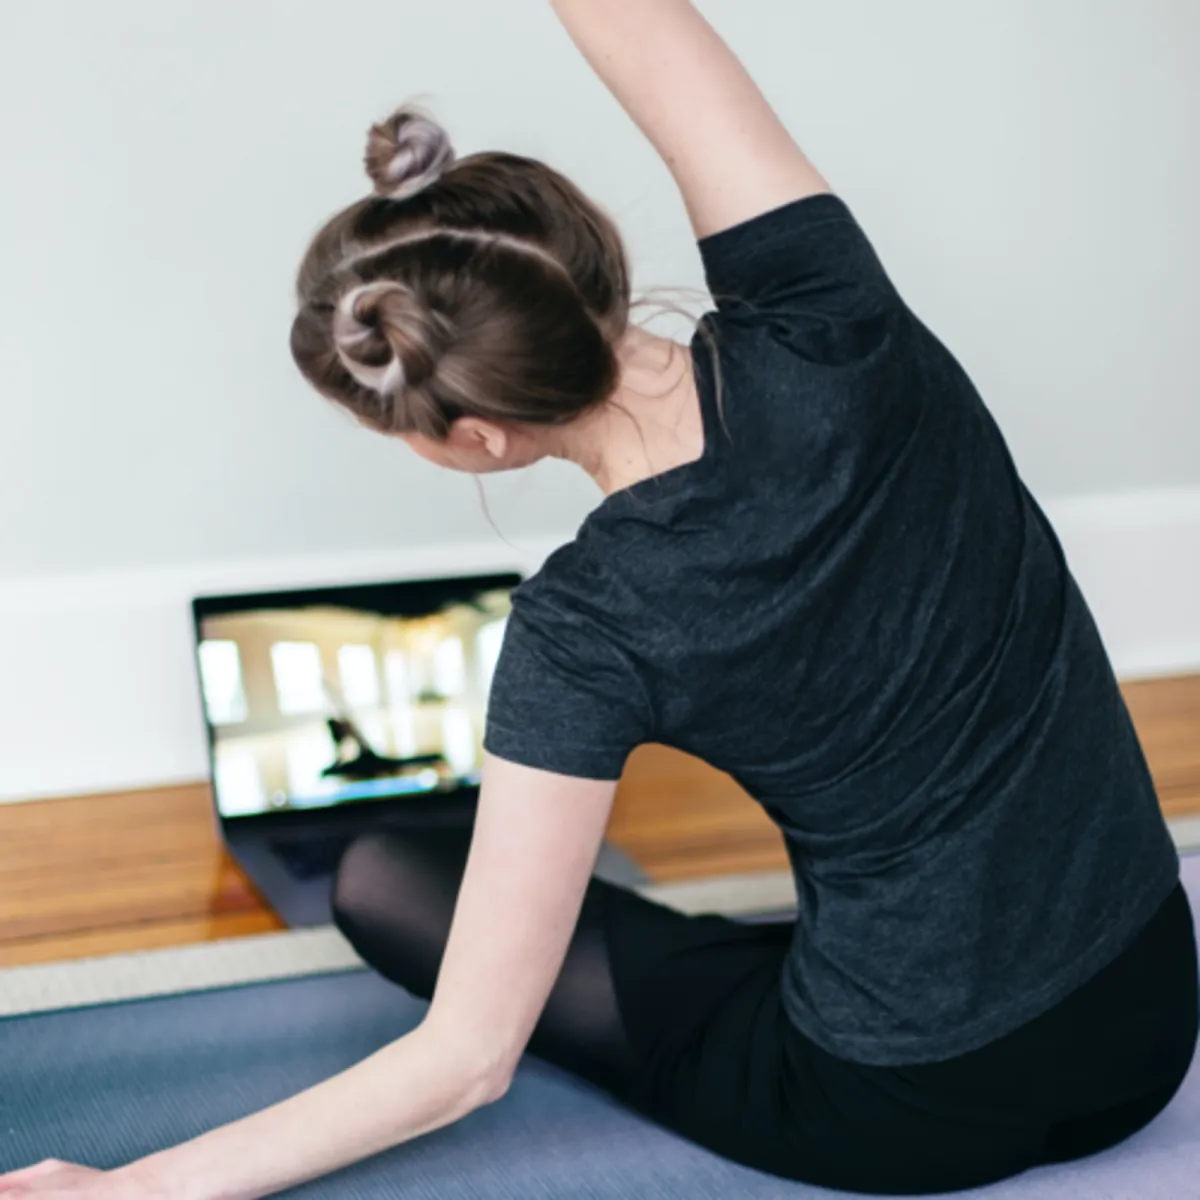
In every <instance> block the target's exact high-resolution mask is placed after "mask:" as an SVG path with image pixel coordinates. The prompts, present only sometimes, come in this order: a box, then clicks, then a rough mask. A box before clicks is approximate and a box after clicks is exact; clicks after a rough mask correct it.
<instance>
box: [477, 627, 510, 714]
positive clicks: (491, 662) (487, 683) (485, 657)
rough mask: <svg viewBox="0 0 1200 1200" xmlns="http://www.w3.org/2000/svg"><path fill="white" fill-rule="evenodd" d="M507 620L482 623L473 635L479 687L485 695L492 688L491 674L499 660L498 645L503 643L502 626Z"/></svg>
mask: <svg viewBox="0 0 1200 1200" xmlns="http://www.w3.org/2000/svg"><path fill="white" fill-rule="evenodd" d="M507 624H508V622H507V621H492V622H491V624H489V625H484V626H483V628H482V629H480V630H479V632H478V633H477V634H476V635H475V653H476V656H477V658H478V661H479V688H480V690H481V691H482V692H483V694H484V695H485V696H486V695H487V694H488V692H490V691H491V690H492V676H493V675H495V673H496V663H497V662H498V661H499V660H500V647H501V646H502V645H503V644H504V627H505V626H506V625H507Z"/></svg>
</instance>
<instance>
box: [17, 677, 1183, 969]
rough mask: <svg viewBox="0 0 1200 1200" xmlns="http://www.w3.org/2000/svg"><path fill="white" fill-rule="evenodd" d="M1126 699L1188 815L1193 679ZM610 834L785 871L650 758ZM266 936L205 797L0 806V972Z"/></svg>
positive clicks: (766, 848) (749, 813) (666, 851)
mask: <svg viewBox="0 0 1200 1200" xmlns="http://www.w3.org/2000/svg"><path fill="white" fill-rule="evenodd" d="M1125 692H1126V697H1127V699H1128V702H1129V706H1130V709H1131V711H1132V712H1133V715H1134V720H1135V722H1136V724H1137V726H1138V730H1139V733H1140V734H1141V737H1142V742H1143V744H1144V746H1145V748H1146V752H1147V756H1148V757H1149V759H1150V764H1151V768H1152V770H1153V771H1154V775H1155V781H1156V783H1157V785H1158V791H1159V796H1160V798H1161V800H1162V803H1163V808H1164V810H1165V811H1166V813H1167V815H1168V816H1175V817H1179V816H1188V815H1200V676H1197V677H1190V678H1186V679H1177V680H1162V681H1156V682H1153V683H1137V684H1131V685H1128V686H1127V687H1126V689H1125ZM609 836H610V838H611V839H612V841H613V842H614V843H615V844H616V845H618V846H620V847H621V848H622V849H623V850H625V851H626V852H627V853H628V854H629V855H631V856H632V857H633V858H634V859H635V860H636V861H637V862H638V864H639V865H640V866H641V867H642V869H643V870H644V871H646V873H647V874H648V875H649V876H650V877H651V878H652V879H655V880H661V881H666V880H679V879H688V878H700V877H704V876H710V875H721V874H733V873H742V872H749V871H769V870H779V869H782V868H784V867H785V866H786V860H785V858H784V855H783V848H782V844H781V842H780V838H779V834H778V832H777V831H776V830H775V828H774V826H772V825H771V823H770V822H769V821H768V820H767V818H766V817H765V816H763V814H762V812H761V810H759V809H758V808H757V807H756V806H755V805H754V804H753V802H751V801H750V800H749V799H748V798H747V797H746V796H745V795H744V794H743V793H742V792H741V791H740V790H739V789H738V788H737V787H736V786H735V785H734V784H733V782H732V781H731V780H729V779H728V778H727V777H725V776H722V775H720V774H718V773H716V772H714V771H712V770H710V769H709V768H707V767H705V766H704V765H703V764H701V763H698V762H696V761H695V760H692V759H688V758H686V757H684V756H683V755H680V754H677V753H676V752H674V751H671V750H666V749H664V748H663V747H660V746H647V747H643V748H642V749H641V750H639V751H638V752H637V753H636V754H635V755H634V756H633V758H632V759H631V760H630V763H629V769H628V771H627V772H626V776H625V779H624V780H623V782H622V785H621V789H620V792H619V794H618V798H617V805H616V808H615V811H614V813H613V819H612V823H611V825H610V828H609ZM278 928H280V924H279V921H278V919H277V918H276V917H275V916H274V914H273V913H271V912H270V911H269V910H268V909H266V908H265V907H264V905H263V904H262V902H261V901H260V900H259V899H258V897H257V896H256V895H255V893H254V891H253V889H252V888H251V887H250V885H249V884H248V883H247V881H246V879H245V878H244V876H243V875H242V873H241V872H240V871H239V870H238V868H237V867H236V866H235V865H234V864H233V863H232V862H231V861H230V859H229V857H228V856H227V855H226V854H225V852H224V850H223V848H222V846H221V844H220V841H219V840H218V837H217V831H216V827H215V824H214V822H213V817H212V807H211V801H210V799H209V794H208V788H207V786H205V785H201V784H197V785H193V786H189V787H176V788H164V789H158V790H153V791H145V792H135V793H131V794H127V795H120V796H99V797H75V798H71V799H64V800H49V801H39V802H37V803H30V804H15V805H6V806H0V965H16V964H21V963H35V962H48V961H54V960H59V959H66V958H84V957H90V956H93V955H99V954H111V953H117V952H121V951H126V950H137V949H149V948H154V947H159V946H172V945H182V944H184V943H188V942H197V941H208V940H213V939H216V938H225V937H236V936H240V935H245V934H251V933H260V932H264V931H267V930H272V929H278Z"/></svg>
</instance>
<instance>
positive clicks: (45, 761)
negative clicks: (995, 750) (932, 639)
mask: <svg viewBox="0 0 1200 1200" xmlns="http://www.w3.org/2000/svg"><path fill="white" fill-rule="evenodd" d="M1045 508H1046V510H1047V513H1048V514H1049V516H1050V519H1051V520H1052V521H1053V523H1054V525H1055V527H1056V528H1057V530H1058V532H1059V535H1060V537H1061V539H1062V541H1063V545H1064V546H1065V548H1066V552H1067V557H1068V559H1069V560H1070V562H1071V565H1072V568H1073V569H1074V571H1075V573H1076V576H1077V577H1078V578H1079V581H1080V584H1081V585H1082V587H1083V590H1084V594H1085V595H1086V596H1087V597H1088V600H1089V602H1090V604H1091V606H1092V609H1093V611H1094V612H1095V614H1096V619H1097V622H1098V623H1099V625H1100V629H1101V632H1102V633H1103V635H1104V638H1105V642H1106V644H1107V646H1108V649H1109V653H1110V654H1111V656H1112V658H1113V661H1114V664H1115V665H1116V668H1117V671H1118V673H1119V674H1120V675H1121V676H1122V677H1124V678H1129V679H1133V678H1148V677H1155V676H1163V675H1173V674H1183V673H1187V672H1191V671H1197V670H1200V487H1195V488H1172V489H1166V488H1164V489H1158V490H1153V491H1145V492H1131V493H1123V494H1105V495H1095V496H1075V497H1067V498H1063V499H1059V500H1056V501H1055V500H1052V501H1047V502H1046V503H1045ZM566 536H569V533H567V534H564V538H565V537H566ZM564 538H547V537H538V538H523V539H521V544H520V545H518V546H512V545H507V544H505V543H504V542H502V541H500V540H499V539H497V540H496V541H495V542H492V543H470V544H449V545H442V546H432V547H421V548H410V547H406V548H398V549H395V550H386V551H363V552H356V553H349V554H341V555H317V556H312V557H306V558H289V559H277V560H257V561H249V562H225V563H212V562H209V563H196V564H184V565H172V566H165V567H161V568H139V569H136V570H122V571H111V572H95V573H89V574H78V575H58V576H48V577H40V578H34V579H23V580H14V581H11V582H2V581H0V665H2V673H0V747H2V749H0V803H4V802H14V801H20V800H28V799H36V798H39V797H43V796H57V795H68V794H91V793H102V792H107V791H121V790H126V789H134V788H139V787H151V786H159V785H165V784H171V783H181V782H190V781H193V780H196V779H199V778H203V777H204V776H205V774H206V770H207V764H206V761H205V752H204V737H203V726H202V722H201V716H200V706H199V699H198V695H197V688H196V685H195V681H194V667H193V663H192V650H191V628H190V613H189V608H188V604H189V601H190V599H191V597H192V596H194V595H198V594H202V593H214V592H217V593H219V592H224V591H243V590H245V591H250V590H269V589H271V588H275V587H291V586H296V587H302V586H306V585H319V584H325V583H336V582H342V583H352V582H369V581H372V580H379V579H387V578H394V579H401V578H419V577H422V576H425V577H429V576H436V575H443V574H449V575H454V574H469V573H473V572H486V571H493V570H508V569H512V568H514V567H517V568H522V569H525V570H528V571H532V570H535V569H536V568H537V566H538V565H539V564H540V563H541V562H542V561H543V559H544V558H545V556H546V555H547V554H549V553H550V552H551V551H552V550H553V549H554V548H555V547H556V546H557V545H558V544H560V542H561V541H562V540H564Z"/></svg>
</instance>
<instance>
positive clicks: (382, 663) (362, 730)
mask: <svg viewBox="0 0 1200 1200" xmlns="http://www.w3.org/2000/svg"><path fill="white" fill-rule="evenodd" d="M519 582H520V576H518V575H515V574H508V575H493V576H477V577H472V578H465V579H451V580H427V581H420V582H404V583H392V584H371V585H365V586H354V587H338V588H320V589H309V590H305V591H291V592H274V593H264V594H257V595H244V596H214V597H204V598H201V599H198V600H196V601H194V602H193V612H194V616H195V621H196V655H197V663H198V671H199V677H200V688H201V696H202V700H203V705H204V714H205V718H206V721H207V725H208V733H209V744H210V751H211V767H212V778H213V790H214V792H215V795H216V803H217V810H218V812H219V813H220V814H221V816H222V817H239V816H250V815H253V814H258V813H266V812H272V811H278V810H301V809H315V808H330V807H334V806H336V805H342V804H349V803H357V802H362V801H373V800H383V799H387V798H390V797H395V796H406V795H416V794H429V793H435V792H439V791H446V792H449V791H455V790H457V789H459V788H462V787H470V786H478V783H479V778H480V768H481V762H482V753H483V751H482V746H483V728H484V714H485V710H486V705H487V696H488V691H489V688H490V685H491V677H492V673H493V671H494V670H495V666H496V659H497V657H498V656H499V653H500V644H501V641H502V640H503V636H504V626H505V622H506V620H507V618H508V614H509V611H510V607H511V601H510V593H511V591H512V589H513V588H514V587H515V586H516V584H518V583H519Z"/></svg>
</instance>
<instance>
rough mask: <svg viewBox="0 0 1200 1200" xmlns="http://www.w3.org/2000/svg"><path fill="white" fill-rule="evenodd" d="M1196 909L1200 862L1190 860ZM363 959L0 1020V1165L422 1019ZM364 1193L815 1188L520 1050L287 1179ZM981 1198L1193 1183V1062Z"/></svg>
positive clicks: (297, 1078) (296, 1069) (149, 1125)
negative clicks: (743, 1159)
mask: <svg viewBox="0 0 1200 1200" xmlns="http://www.w3.org/2000/svg"><path fill="white" fill-rule="evenodd" d="M1187 875H1188V876H1189V883H1190V891H1191V894H1192V897H1193V905H1194V907H1195V908H1196V909H1197V910H1198V911H1200V860H1196V859H1193V860H1191V861H1190V862H1189V863H1188V869H1187ZM423 1009H424V1006H423V1005H422V1004H420V1003H418V1002H417V1001H415V1000H413V999H412V998H411V997H409V996H407V995H406V994H405V993H403V992H401V991H400V990H399V989H397V988H394V987H392V986H391V985H389V984H387V983H385V982H383V981H382V980H380V979H378V978H376V977H375V976H373V975H371V974H369V973H367V972H365V971H352V972H346V973H342V974H336V975H326V976H319V977H315V978H307V979H298V980H291V981H287V982H282V983H271V984H258V985H253V986H247V987H240V988H227V989H224V990H221V991H215V992H204V993H192V994H188V995H181V996H171V997H167V998H164V999H156V1000H144V1001H137V1002H131V1003H124V1004H113V1005H106V1006H102V1007H97V1008H90V1009H78V1010H71V1011H64V1012H57V1013H48V1014H42V1015H37V1016H28V1017H13V1018H9V1019H8V1020H5V1021H0V1171H4V1170H10V1169H12V1168H14V1167H17V1166H23V1165H26V1164H28V1163H30V1162H34V1161H37V1160H39V1159H42V1158H46V1157H56V1158H65V1159H68V1160H73V1161H78V1162H85V1163H90V1164H93V1165H97V1166H112V1165H116V1164H119V1163H123V1162H127V1161H128V1160H130V1159H132V1158H136V1157H139V1156H141V1155H143V1154H146V1153H149V1152H150V1151H153V1150H157V1149H160V1148H161V1147H164V1146H167V1145H170V1144H172V1143H174V1142H177V1141H179V1140H181V1139H183V1138H187V1137H190V1136H193V1135H195V1134H198V1133H201V1132H203V1131H204V1130H206V1129H209V1128H211V1127H212V1126H214V1125H217V1124H220V1123H223V1122H226V1121H230V1120H232V1119H234V1118H236V1117H239V1116H242V1115H244V1114H246V1113H249V1112H252V1111H254V1110H255V1109H258V1108H260V1107H262V1106H263V1105H265V1104H269V1103H271V1102H273V1101H275V1100H279V1099H281V1098H283V1097H285V1096H288V1095H290V1094H292V1093H293V1092H295V1091H296V1090H298V1089H300V1088H303V1087H305V1086H307V1085H309V1084H312V1083H315V1082H317V1081H318V1080H320V1079H323V1078H325V1077H327V1076H328V1075H330V1074H332V1073H334V1072H336V1071H338V1070H340V1069H341V1068H343V1067H347V1066H349V1065H350V1064H351V1063H354V1062H356V1061H357V1060H359V1059H360V1058H362V1057H363V1056H365V1055H366V1054H368V1053H370V1052H371V1051H372V1050H375V1049H377V1048H378V1047H379V1046H381V1045H382V1044H384V1043H385V1042H387V1041H389V1040H390V1039H392V1038H395V1037H397V1036H398V1035H400V1034H402V1033H404V1032H405V1031H406V1030H408V1029H411V1028H412V1027H413V1026H414V1025H415V1024H416V1023H417V1021H419V1020H420V1017H421V1014H422V1012H423ZM291 1194H292V1195H295V1196H303V1197H314V1198H315V1197H342V1198H361V1200H391V1198H393V1197H395V1198H396V1200H400V1198H403V1200H468V1198H469V1200H538V1198H541V1197H545V1198H547V1200H550V1198H554V1200H563V1198H571V1197H589V1198H595V1200H618V1198H619V1200H633V1198H636V1200H657V1198H667V1197H670V1198H672V1200H675V1198H680V1200H683V1198H686V1200H729V1198H731V1197H738V1198H739V1200H741V1198H745V1200H816V1198H817V1197H833V1196H834V1195H836V1194H835V1193H832V1192H827V1191H824V1190H823V1189H818V1188H810V1187H804V1186H800V1185H797V1184H790V1183H785V1182H782V1181H780V1180H777V1179H773V1178H770V1177H768V1176H764V1175H759V1174H757V1173H755V1172H752V1171H748V1170H745V1169H744V1168H741V1167H736V1166H733V1165H732V1164H730V1163H727V1162H724V1161H723V1160H721V1159H719V1158H717V1157H715V1156H714V1155H711V1154H709V1153H707V1152H706V1151H704V1150H701V1149H699V1148H698V1147H696V1146H693V1145H691V1144H690V1143H688V1142H686V1141H684V1140H682V1139H681V1138H678V1137H676V1136H674V1135H672V1134H670V1133H667V1132H665V1131H663V1130H661V1129H658V1128H656V1127H655V1126H653V1125H651V1124H649V1123H648V1122H646V1121H644V1120H642V1119H640V1118H639V1117H636V1116H634V1115H633V1114H632V1113H629V1112H628V1111H626V1110H624V1109H622V1108H621V1107H620V1106H619V1105H617V1104H615V1103H614V1102H613V1101H611V1100H609V1099H608V1098H607V1097H605V1096H604V1095H603V1094H601V1093H599V1092H597V1091H595V1090H593V1089H591V1088H588V1087H586V1086H584V1085H582V1084H580V1083H578V1082H577V1081H575V1080H574V1079H572V1078H570V1077H569V1076H567V1075H566V1074H564V1073H562V1072H559V1071H556V1070H554V1069H553V1068H551V1067H547V1066H545V1065H543V1064H540V1063H538V1062H536V1061H533V1060H526V1062H525V1063H524V1064H523V1066H522V1068H521V1070H520V1072H519V1073H518V1077H517V1080H516V1083H515V1084H514V1086H513V1088H512V1090H511V1091H510V1092H509V1094H508V1095H507V1096H506V1097H505V1099H504V1100H503V1101H502V1102H501V1103H499V1104H496V1105H493V1106H491V1107H490V1108H487V1109H484V1110H481V1111H480V1112H477V1113H475V1114H473V1115H472V1116H470V1117H468V1118H467V1119H466V1120H464V1121H462V1122H460V1123H459V1124H458V1125H456V1126H453V1127H452V1128H450V1129H445V1130H442V1131H440V1132H438V1133H435V1134H432V1135H430V1136H428V1137H426V1138H423V1139H420V1140H419V1141H417V1142H414V1143H412V1144H410V1145H408V1146H402V1147H399V1148H398V1149H396V1150H394V1151H392V1152H390V1153H388V1154H386V1155H382V1156H380V1157H379V1158H377V1159H374V1160H372V1161H370V1162H367V1163H361V1164H359V1165H357V1166H355V1167H353V1168H351V1169H350V1170H348V1171H345V1172H343V1173H341V1174H340V1175H337V1176H332V1177H330V1178H328V1179H324V1180H320V1181H318V1182H316V1183H312V1184H309V1185H307V1186H305V1187H303V1188H300V1189H297V1190H296V1191H295V1192H293V1193H291ZM972 1195H973V1196H976V1197H979V1198H980V1200H1064V1198H1066V1200H1070V1198H1078V1200H1085V1198H1086V1200H1187V1198H1189V1197H1193V1198H1194V1197H1200V1070H1198V1069H1195V1068H1194V1069H1193V1071H1192V1074H1191V1077H1190V1078H1189V1080H1188V1082H1187V1084H1186V1085H1185V1087H1184V1090H1183V1091H1182V1093H1181V1094H1180V1095H1179V1096H1178V1097H1177V1099H1176V1101H1175V1103H1174V1104H1173V1105H1172V1106H1171V1108H1170V1109H1168V1111H1167V1112H1166V1113H1164V1114H1163V1116H1161V1117H1160V1118H1159V1119H1158V1120H1157V1121H1156V1122H1155V1123H1154V1124H1153V1125H1152V1126H1151V1127H1150V1128H1149V1129H1147V1130H1146V1131H1145V1132H1143V1133H1141V1134H1139V1135H1138V1136H1137V1137H1135V1138H1133V1139H1131V1140H1130V1141H1129V1142H1127V1143H1125V1144H1124V1145H1123V1146H1121V1147H1118V1148H1117V1149H1115V1150H1112V1151H1109V1152H1107V1153H1105V1154H1102V1155H1099V1156H1097V1157H1096V1158H1093V1159H1090V1160H1087V1161H1085V1162H1082V1163H1076V1164H1071V1165H1069V1166H1064V1167H1053V1168H1046V1169H1044V1170H1039V1171H1034V1172H1030V1173H1029V1174H1027V1175H1024V1176H1022V1177H1020V1178H1018V1179H1014V1180H1010V1181H1008V1182H1006V1183H1003V1184H999V1185H996V1186H994V1187H990V1188H985V1189H982V1190H980V1191H977V1192H974V1193H972Z"/></svg>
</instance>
